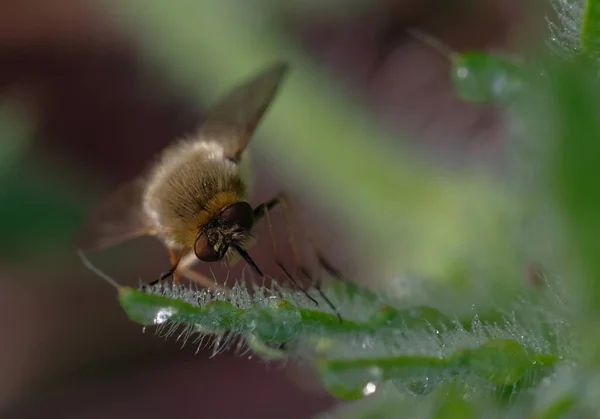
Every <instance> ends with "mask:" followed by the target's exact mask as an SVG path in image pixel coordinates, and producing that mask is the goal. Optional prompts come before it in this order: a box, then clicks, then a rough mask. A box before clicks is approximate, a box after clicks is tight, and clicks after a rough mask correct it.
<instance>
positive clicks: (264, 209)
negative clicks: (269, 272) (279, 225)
mask: <svg viewBox="0 0 600 419" xmlns="http://www.w3.org/2000/svg"><path fill="white" fill-rule="evenodd" d="M277 205H282V206H283V214H284V217H285V221H286V228H287V230H288V239H289V243H290V246H291V248H292V252H293V253H294V259H295V261H296V266H297V267H298V268H297V270H298V271H300V272H301V273H302V274H303V275H304V276H305V277H306V278H307V279H308V280H309V281H312V282H313V284H312V285H313V286H314V287H315V289H316V290H317V292H318V293H319V295H320V296H321V298H322V299H323V300H324V301H325V302H326V303H327V305H328V306H329V307H331V308H332V309H333V310H334V311H335V313H336V315H337V316H338V318H339V319H340V321H342V317H341V315H340V313H339V311H338V310H337V308H336V307H335V306H334V305H333V303H332V302H331V300H329V298H327V296H326V295H325V294H324V293H323V291H322V289H321V280H320V279H317V280H316V281H315V280H314V278H312V275H311V274H310V272H309V270H308V269H306V268H305V267H304V265H303V264H302V261H301V258H300V253H299V252H298V248H297V247H296V240H295V237H294V231H293V229H292V224H291V219H290V215H291V214H290V213H291V212H292V209H291V205H290V199H289V197H288V196H287V195H286V194H285V193H284V192H280V193H278V194H277V195H276V196H275V197H274V198H272V199H271V200H269V201H267V202H264V203H262V204H260V205H258V206H257V207H256V208H255V209H254V221H255V222H258V221H260V220H261V219H262V218H263V217H265V218H266V219H267V225H268V228H269V234H270V236H271V246H272V251H273V255H274V256H275V261H276V263H277V265H278V266H279V268H280V269H281V270H282V271H283V273H284V275H285V276H286V277H287V278H288V280H289V281H290V282H291V283H292V284H293V285H294V286H296V287H297V288H300V290H301V291H302V292H303V293H304V295H305V296H306V297H307V298H308V299H310V300H311V301H313V302H314V303H315V304H317V305H318V303H317V301H316V300H315V299H314V298H313V297H311V296H310V294H308V291H307V290H306V289H305V288H303V287H300V286H299V284H298V282H297V281H296V280H295V279H294V277H293V276H292V275H291V274H290V273H289V272H288V271H287V269H285V266H284V265H283V264H282V263H281V262H280V261H279V258H278V257H277V252H276V250H275V240H274V238H273V231H272V226H271V221H270V218H269V211H270V210H271V209H273V208H275V207H276V206H277ZM311 244H312V245H313V247H314V248H315V251H316V253H317V260H318V262H319V265H320V266H321V267H323V268H325V270H326V271H327V272H328V273H330V274H332V273H333V274H339V271H338V270H337V269H335V268H334V267H333V266H332V265H331V264H330V263H329V262H328V261H327V260H326V259H325V258H324V257H323V255H322V254H321V252H320V251H318V249H317V248H316V246H314V243H313V242H312V240H311ZM336 276H337V275H336Z"/></svg>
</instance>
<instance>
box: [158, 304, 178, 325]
mask: <svg viewBox="0 0 600 419" xmlns="http://www.w3.org/2000/svg"><path fill="white" fill-rule="evenodd" d="M173 314H175V311H174V310H173V309H170V308H161V309H160V310H158V311H157V312H156V315H155V316H154V324H163V323H164V322H166V321H167V320H169V319H170V318H171V316H172V315H173Z"/></svg>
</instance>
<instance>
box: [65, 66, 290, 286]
mask: <svg viewBox="0 0 600 419" xmlns="http://www.w3.org/2000/svg"><path fill="white" fill-rule="evenodd" d="M287 73H288V64H287V63H285V62H278V63H274V64H273V65H271V66H270V67H268V68H266V69H265V70H264V71H262V72H261V73H260V74H257V75H255V76H254V77H253V78H251V79H249V80H247V81H246V82H245V83H242V84H240V85H239V86H237V87H236V88H234V89H232V90H231V91H230V92H229V94H227V95H226V96H224V98H223V99H222V100H220V101H218V102H217V103H215V104H214V105H213V106H212V107H211V108H210V109H209V110H208V112H207V116H206V119H205V120H204V121H203V122H202V123H201V124H200V126H199V127H198V128H197V130H196V132H194V133H193V134H192V135H190V136H187V137H185V138H182V139H179V140H177V141H175V142H174V143H173V144H171V145H169V146H167V147H166V148H165V149H164V150H163V151H162V152H161V153H160V155H159V156H158V158H157V160H156V161H155V162H154V163H153V164H152V165H151V166H150V167H149V168H148V170H146V171H145V172H144V173H143V174H141V175H140V176H138V177H136V178H135V179H133V180H131V181H129V182H128V183H125V184H123V185H122V186H120V187H118V188H117V189H116V190H115V191H114V192H113V193H111V194H110V195H109V196H108V197H106V198H105V199H104V200H103V201H101V202H100V203H99V205H98V206H97V207H96V208H95V210H94V211H93V212H92V213H91V214H90V216H89V217H88V219H87V220H86V222H85V223H84V225H83V226H82V228H81V229H80V231H79V232H78V234H77V235H76V238H75V245H76V247H77V248H78V249H79V250H82V251H90V250H99V249H102V248H106V247H111V246H115V245H118V244H120V243H122V242H125V241H128V240H130V239H133V238H135V237H140V236H156V237H158V238H159V239H160V240H161V241H162V242H163V243H164V244H165V246H166V247H167V249H168V251H169V256H170V261H171V265H172V267H171V269H170V270H169V271H168V272H166V273H164V274H163V275H161V277H160V279H159V280H158V281H161V280H163V279H165V278H167V277H169V276H171V275H173V276H174V280H175V281H176V282H179V274H184V275H186V276H187V277H189V278H191V279H194V280H196V281H198V282H201V283H203V284H204V285H206V286H208V285H213V284H212V281H209V280H208V278H205V277H204V276H202V275H200V274H198V273H197V272H194V271H191V269H189V267H191V265H192V264H193V263H195V262H196V260H200V261H203V262H216V261H221V260H226V261H231V260H232V259H234V258H239V257H241V258H243V259H244V260H245V261H246V262H247V263H248V264H249V265H250V266H251V267H252V268H253V269H254V271H255V272H257V273H258V274H259V275H261V276H263V273H262V272H261V270H260V269H259V267H258V266H257V265H256V263H254V261H253V260H252V258H251V257H250V255H249V254H248V253H247V251H246V248H247V245H248V244H249V242H250V241H251V239H252V228H253V226H254V225H255V223H256V222H258V221H259V220H260V219H261V218H262V217H263V216H264V215H265V213H266V212H267V211H268V210H270V209H271V208H273V207H274V206H276V205H277V204H278V203H280V202H281V197H280V196H279V195H278V196H276V197H275V198H273V199H272V200H270V201H268V202H265V203H262V204H260V205H258V206H257V207H255V208H253V207H252V206H251V205H250V204H249V203H248V195H249V165H248V158H247V154H248V153H247V150H246V147H247V145H248V143H249V141H250V138H251V137H252V135H253V134H254V132H255V130H256V128H257V125H258V124H259V122H260V120H261V119H262V117H263V115H264V114H265V112H266V110H267V109H268V107H269V105H270V104H271V102H272V101H273V99H274V97H275V94H276V92H277V90H278V88H279V86H280V85H281V82H282V81H283V79H284V78H285V76H286V74H287ZM186 255H187V256H186ZM184 256H185V258H184ZM199 275H200V276H199ZM158 281H155V282H158Z"/></svg>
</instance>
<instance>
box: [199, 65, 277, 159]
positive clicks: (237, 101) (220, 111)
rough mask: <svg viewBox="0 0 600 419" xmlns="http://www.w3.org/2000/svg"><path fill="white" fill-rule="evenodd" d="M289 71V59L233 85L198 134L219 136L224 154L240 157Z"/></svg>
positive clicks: (211, 111) (209, 111)
mask: <svg viewBox="0 0 600 419" xmlns="http://www.w3.org/2000/svg"><path fill="white" fill-rule="evenodd" d="M287 72H288V64H287V63H277V64H274V65H272V66H270V67H269V68H268V69H266V70H265V71H263V72H262V73H260V74H259V75H257V76H256V77H254V78H253V79H251V80H249V81H247V82H246V83H244V84H243V85H240V86H238V87H237V88H235V89H233V90H232V91H231V92H230V93H229V94H228V95H227V96H225V98H223V99H222V100H221V101H219V102H217V103H216V104H215V105H214V106H212V107H211V108H210V109H209V110H208V113H207V116H206V119H205V121H204V122H203V123H202V125H201V126H200V129H199V135H200V136H202V137H204V138H214V139H217V140H218V141H220V142H221V143H222V145H223V147H224V148H225V155H226V156H227V157H228V158H230V159H231V160H234V161H239V159H240V157H241V155H242V152H243V151H244V149H245V148H246V146H247V145H248V142H249V141H250V138H251V137H252V134H253V133H254V131H255V130H256V127H257V126H258V124H259V122H260V120H261V118H262V116H263V115H264V113H265V111H266V110H267V108H268V107H269V105H270V104H271V102H272V100H273V98H274V96H275V93H276V92H277V89H278V88H279V85H280V84H281V82H282V80H283V78H284V77H285V75H286V74H287Z"/></svg>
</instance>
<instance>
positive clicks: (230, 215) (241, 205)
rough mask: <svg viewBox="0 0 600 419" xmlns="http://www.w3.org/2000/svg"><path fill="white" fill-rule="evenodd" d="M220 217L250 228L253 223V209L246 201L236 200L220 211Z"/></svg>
mask: <svg viewBox="0 0 600 419" xmlns="http://www.w3.org/2000/svg"><path fill="white" fill-rule="evenodd" d="M221 218H222V219H223V220H225V221H228V222H230V223H232V224H237V225H239V226H240V227H242V228H245V229H246V230H251V229H252V226H253V225H254V210H253V209H252V207H251V206H250V204H249V203H247V202H243V201H242V202H236V203H235V204H233V205H230V206H228V207H227V208H225V209H224V210H223V211H222V212H221Z"/></svg>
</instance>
